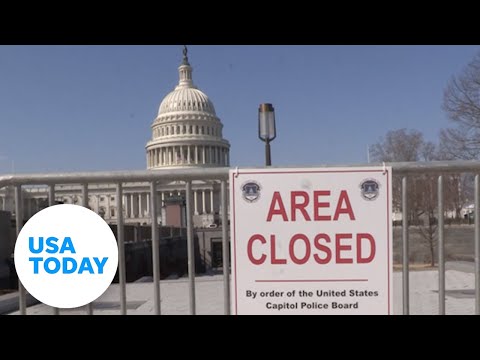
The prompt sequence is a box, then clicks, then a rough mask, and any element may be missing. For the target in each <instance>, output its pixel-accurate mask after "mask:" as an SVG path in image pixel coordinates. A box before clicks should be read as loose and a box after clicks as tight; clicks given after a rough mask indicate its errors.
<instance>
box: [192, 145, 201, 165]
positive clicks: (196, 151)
mask: <svg viewBox="0 0 480 360" xmlns="http://www.w3.org/2000/svg"><path fill="white" fill-rule="evenodd" d="M199 162H200V161H198V145H195V161H194V162H193V163H194V164H198V163H199Z"/></svg>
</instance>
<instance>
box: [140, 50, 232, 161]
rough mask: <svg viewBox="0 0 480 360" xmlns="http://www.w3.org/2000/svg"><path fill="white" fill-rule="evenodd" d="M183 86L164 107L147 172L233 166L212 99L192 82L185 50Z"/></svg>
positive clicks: (155, 127) (181, 74) (154, 132)
mask: <svg viewBox="0 0 480 360" xmlns="http://www.w3.org/2000/svg"><path fill="white" fill-rule="evenodd" d="M178 71H179V78H180V79H179V83H178V85H177V87H176V88H175V90H174V91H172V92H171V93H170V94H168V95H167V96H166V97H165V98H164V99H163V101H162V103H161V104H160V108H159V111H158V116H157V118H156V119H155V120H154V122H153V124H152V139H151V140H150V141H149V142H148V143H147V146H146V150H147V168H148V169H150V170H155V169H163V168H174V167H175V168H178V167H214V166H229V161H230V160H229V158H230V144H229V142H228V141H227V140H225V139H224V138H223V124H222V122H221V121H220V119H219V118H218V117H217V115H216V112H215V107H214V106H213V103H212V102H211V101H210V99H209V98H208V96H207V95H206V94H205V93H203V92H202V91H200V90H199V89H198V88H197V87H196V86H195V85H194V84H193V80H192V73H193V69H192V67H191V66H190V63H189V61H188V57H187V50H186V49H185V50H184V57H183V62H182V64H181V65H180V67H179V68H178Z"/></svg>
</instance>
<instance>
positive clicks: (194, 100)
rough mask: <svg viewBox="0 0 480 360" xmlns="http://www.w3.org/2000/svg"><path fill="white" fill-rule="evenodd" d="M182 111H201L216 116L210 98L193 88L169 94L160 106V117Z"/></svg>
mask: <svg viewBox="0 0 480 360" xmlns="http://www.w3.org/2000/svg"><path fill="white" fill-rule="evenodd" d="M181 111H199V112H206V113H209V114H212V115H216V114H215V107H214V106H213V104H212V102H211V101H210V99H209V98H208V96H207V95H205V94H204V93H203V92H201V91H200V90H198V89H196V88H193V87H187V88H180V89H176V90H175V91H172V92H171V93H170V94H168V95H167V96H166V97H165V99H164V100H163V101H162V103H161V105H160V110H159V112H158V116H161V115H164V114H167V113H173V112H181Z"/></svg>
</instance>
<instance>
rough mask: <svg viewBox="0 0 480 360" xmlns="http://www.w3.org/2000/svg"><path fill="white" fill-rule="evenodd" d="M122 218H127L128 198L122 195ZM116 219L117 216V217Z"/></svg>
mask: <svg viewBox="0 0 480 360" xmlns="http://www.w3.org/2000/svg"><path fill="white" fill-rule="evenodd" d="M122 200H123V214H124V215H123V216H124V217H125V219H126V218H128V201H127V200H128V197H127V195H123V199H122ZM117 201H120V199H117ZM117 217H118V215H117Z"/></svg>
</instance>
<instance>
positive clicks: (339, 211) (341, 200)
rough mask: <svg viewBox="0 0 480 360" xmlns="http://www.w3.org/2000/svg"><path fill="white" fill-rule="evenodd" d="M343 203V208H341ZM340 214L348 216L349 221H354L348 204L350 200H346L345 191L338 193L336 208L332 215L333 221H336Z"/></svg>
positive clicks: (350, 206)
mask: <svg viewBox="0 0 480 360" xmlns="http://www.w3.org/2000/svg"><path fill="white" fill-rule="evenodd" d="M343 203H345V207H343ZM340 214H348V216H350V220H355V215H353V209H352V205H351V204H350V199H349V198H348V193H347V191H346V190H342V192H341V193H340V197H339V198H338V203H337V208H336V209H335V215H333V220H334V221H337V220H338V217H339V216H340Z"/></svg>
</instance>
